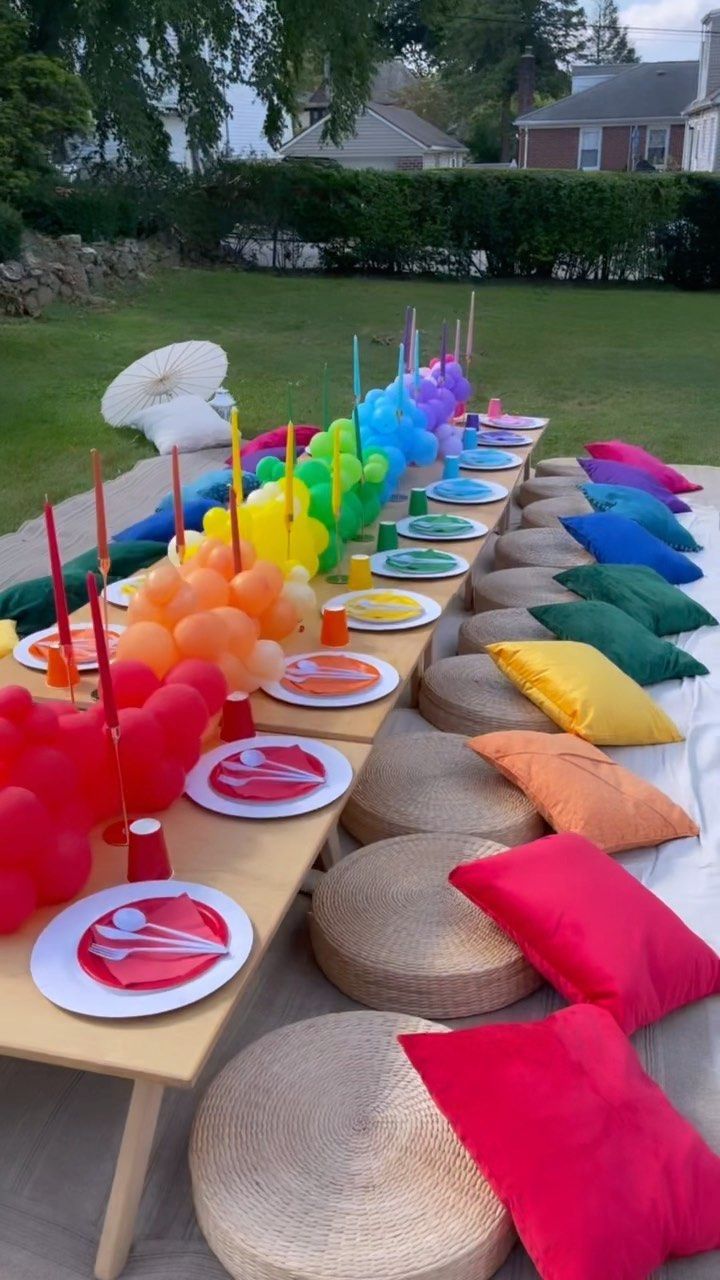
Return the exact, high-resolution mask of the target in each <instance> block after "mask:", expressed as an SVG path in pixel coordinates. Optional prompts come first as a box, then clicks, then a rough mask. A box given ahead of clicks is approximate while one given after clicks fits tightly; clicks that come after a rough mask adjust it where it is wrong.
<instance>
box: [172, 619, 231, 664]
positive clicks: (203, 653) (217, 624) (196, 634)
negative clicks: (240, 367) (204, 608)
mask: <svg viewBox="0 0 720 1280" xmlns="http://www.w3.org/2000/svg"><path fill="white" fill-rule="evenodd" d="M173 637H174V640H175V643H176V645H177V647H178V649H179V651H180V654H181V655H182V657H183V658H204V659H205V660H206V661H208V662H214V661H215V659H216V658H219V657H220V655H221V654H222V653H225V652H227V650H228V641H229V638H230V637H229V633H228V629H227V627H226V625H225V623H224V622H223V620H222V618H218V616H217V614H214V613H191V614H190V615H189V616H188V617H187V618H182V619H181V620H180V622H178V624H177V626H176V628H175V630H174V631H173Z"/></svg>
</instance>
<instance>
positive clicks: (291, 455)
mask: <svg viewBox="0 0 720 1280" xmlns="http://www.w3.org/2000/svg"><path fill="white" fill-rule="evenodd" d="M294 478H295V427H294V425H293V423H292V422H288V424H287V437H286V441H285V523H286V524H287V525H290V524H292V521H293V515H294V514H295V506H294V498H293V480H294Z"/></svg>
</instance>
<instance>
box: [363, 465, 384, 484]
mask: <svg viewBox="0 0 720 1280" xmlns="http://www.w3.org/2000/svg"><path fill="white" fill-rule="evenodd" d="M386 475H387V467H383V466H382V464H381V463H380V462H379V461H376V460H373V461H372V462H368V464H367V466H366V468H365V479H366V480H367V481H368V483H369V484H382V482H383V480H384V479H385V476H386Z"/></svg>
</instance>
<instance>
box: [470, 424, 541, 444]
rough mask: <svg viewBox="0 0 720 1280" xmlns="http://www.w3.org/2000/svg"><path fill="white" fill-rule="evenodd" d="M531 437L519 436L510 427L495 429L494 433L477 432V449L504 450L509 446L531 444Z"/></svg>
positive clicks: (490, 431) (489, 431)
mask: <svg viewBox="0 0 720 1280" xmlns="http://www.w3.org/2000/svg"><path fill="white" fill-rule="evenodd" d="M532 442H533V441H532V436H524V435H521V434H520V432H519V431H513V430H512V428H511V427H502V428H496V429H495V430H494V431H493V430H490V429H488V430H487V431H478V433H477V447H478V448H479V449H480V448H486V447H487V448H488V449H506V448H507V447H508V446H509V445H515V446H517V445H520V444H532Z"/></svg>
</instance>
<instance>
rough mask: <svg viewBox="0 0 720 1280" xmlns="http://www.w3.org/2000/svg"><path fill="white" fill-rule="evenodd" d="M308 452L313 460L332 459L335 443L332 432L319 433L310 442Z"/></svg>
mask: <svg viewBox="0 0 720 1280" xmlns="http://www.w3.org/2000/svg"><path fill="white" fill-rule="evenodd" d="M307 451H308V453H309V454H310V457H311V458H327V459H328V460H329V459H330V458H332V453H333V442H332V436H331V435H330V432H329V431H318V433H317V435H316V436H313V438H312V440H311V441H310V443H309V445H308V448H307Z"/></svg>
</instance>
